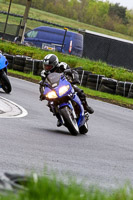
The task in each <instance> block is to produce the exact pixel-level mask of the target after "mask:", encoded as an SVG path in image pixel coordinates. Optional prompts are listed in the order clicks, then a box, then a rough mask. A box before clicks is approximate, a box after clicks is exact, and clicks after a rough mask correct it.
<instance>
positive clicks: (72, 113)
mask: <svg viewBox="0 0 133 200" xmlns="http://www.w3.org/2000/svg"><path fill="white" fill-rule="evenodd" d="M44 88H45V90H44V93H43V94H44V98H45V99H46V100H47V101H48V106H49V108H50V111H51V112H53V115H55V116H56V117H57V118H58V120H59V122H60V124H61V125H64V126H66V127H67V129H68V130H69V131H70V133H71V134H72V135H78V134H79V133H81V134H85V133H87V132H88V123H87V122H88V113H85V112H84V108H83V106H82V103H81V101H80V99H79V97H78V96H77V94H76V93H75V91H74V89H73V87H72V85H71V83H70V82H69V81H68V80H67V78H66V76H65V75H64V74H62V73H56V72H54V73H50V74H49V75H48V76H47V78H46V80H45V83H44Z"/></svg>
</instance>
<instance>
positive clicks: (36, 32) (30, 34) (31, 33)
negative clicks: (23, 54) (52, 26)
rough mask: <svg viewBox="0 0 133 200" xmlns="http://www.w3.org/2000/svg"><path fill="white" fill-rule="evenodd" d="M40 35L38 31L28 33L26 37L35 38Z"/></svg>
mask: <svg viewBox="0 0 133 200" xmlns="http://www.w3.org/2000/svg"><path fill="white" fill-rule="evenodd" d="M37 34H38V31H30V32H28V33H26V35H25V37H26V38H35V37H36V36H37Z"/></svg>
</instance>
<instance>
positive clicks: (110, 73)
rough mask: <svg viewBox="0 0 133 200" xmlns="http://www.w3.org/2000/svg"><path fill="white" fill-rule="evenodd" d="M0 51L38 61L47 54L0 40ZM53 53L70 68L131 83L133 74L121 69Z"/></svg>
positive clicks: (37, 49) (36, 49)
mask: <svg viewBox="0 0 133 200" xmlns="http://www.w3.org/2000/svg"><path fill="white" fill-rule="evenodd" d="M0 49H1V51H2V52H6V53H9V54H13V55H17V54H18V55H26V56H30V57H32V58H34V59H40V60H42V59H43V58H44V56H45V55H46V54H48V53H49V52H48V51H44V50H42V49H39V48H35V47H26V46H23V45H17V44H15V43H11V42H5V41H2V40H0ZM54 53H55V54H56V55H57V56H58V58H59V60H60V61H63V62H66V63H68V64H69V65H70V67H72V68H73V67H79V66H82V67H83V69H84V70H86V71H90V72H92V73H94V74H100V75H105V77H108V78H114V79H116V80H120V81H129V82H133V72H129V71H128V70H126V69H124V68H122V67H121V68H120V67H111V66H109V65H107V64H106V63H103V62H101V61H97V62H96V61H91V60H89V59H85V58H80V57H76V56H71V55H67V54H62V53H59V52H54Z"/></svg>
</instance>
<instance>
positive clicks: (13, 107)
mask: <svg viewBox="0 0 133 200" xmlns="http://www.w3.org/2000/svg"><path fill="white" fill-rule="evenodd" d="M26 115H28V112H27V110H25V109H24V108H23V107H22V106H20V105H18V104H16V103H14V102H13V101H10V100H8V99H6V98H4V97H0V118H19V117H25V116H26Z"/></svg>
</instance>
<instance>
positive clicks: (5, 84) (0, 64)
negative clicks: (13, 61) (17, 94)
mask: <svg viewBox="0 0 133 200" xmlns="http://www.w3.org/2000/svg"><path fill="white" fill-rule="evenodd" d="M7 65H8V61H7V59H6V58H5V56H3V55H2V54H1V53H0V88H2V89H3V90H4V91H5V92H6V93H10V92H11V90H12V87H11V84H10V81H9V79H8V77H7Z"/></svg>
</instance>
